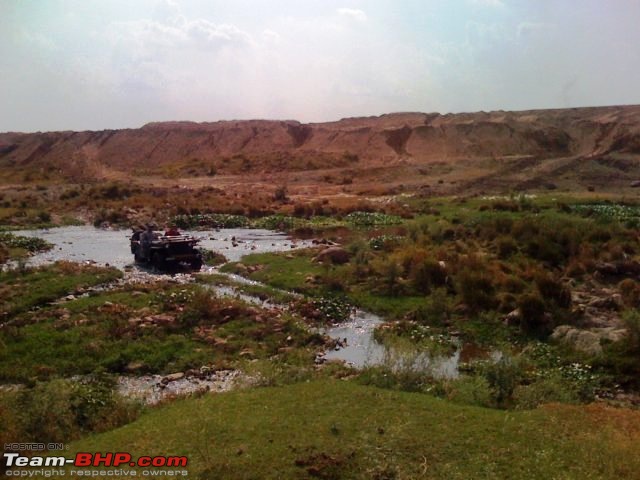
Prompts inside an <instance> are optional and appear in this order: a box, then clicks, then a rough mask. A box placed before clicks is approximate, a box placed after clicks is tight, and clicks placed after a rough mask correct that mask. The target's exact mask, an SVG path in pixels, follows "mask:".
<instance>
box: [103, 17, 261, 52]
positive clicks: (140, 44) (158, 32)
mask: <svg viewBox="0 0 640 480" xmlns="http://www.w3.org/2000/svg"><path fill="white" fill-rule="evenodd" d="M110 37H111V39H112V41H114V43H125V44H127V43H130V44H133V45H135V46H136V47H137V48H139V49H148V48H152V47H161V48H199V49H203V50H216V49H219V48H223V47H243V46H248V45H252V44H253V39H252V37H251V35H250V34H248V33H247V32H245V31H243V30H241V29H239V28H238V27H236V26H234V25H227V24H220V25H218V24H215V23H212V22H210V21H208V20H205V19H196V20H187V19H186V18H185V17H183V16H178V17H176V18H174V19H173V20H171V21H167V22H157V21H155V20H149V19H144V20H134V21H128V22H117V23H114V24H112V27H111V32H110Z"/></svg>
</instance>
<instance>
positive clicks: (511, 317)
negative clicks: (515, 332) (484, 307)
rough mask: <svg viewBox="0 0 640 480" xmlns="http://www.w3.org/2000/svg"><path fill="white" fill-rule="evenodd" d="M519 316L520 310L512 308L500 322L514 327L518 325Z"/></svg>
mask: <svg viewBox="0 0 640 480" xmlns="http://www.w3.org/2000/svg"><path fill="white" fill-rule="evenodd" d="M520 317H521V315H520V310H519V309H517V308H516V309H515V310H512V311H511V312H509V313H508V314H507V315H505V317H504V318H503V319H502V322H503V323H504V324H505V325H508V326H510V327H514V326H516V325H520Z"/></svg>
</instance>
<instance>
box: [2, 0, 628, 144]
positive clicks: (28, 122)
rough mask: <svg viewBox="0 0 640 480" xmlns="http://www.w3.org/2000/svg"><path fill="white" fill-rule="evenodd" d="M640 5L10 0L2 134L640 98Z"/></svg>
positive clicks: (585, 1)
mask: <svg viewBox="0 0 640 480" xmlns="http://www.w3.org/2000/svg"><path fill="white" fill-rule="evenodd" d="M638 25H640V0H607V1H604V0H335V1H334V0H225V1H222V0H135V1H133V0H99V1H98V0H0V131H24V132H33V131H49V130H102V129H112V128H136V127H140V126H142V125H144V124H145V123H147V122H152V121H170V120H191V121H198V122H202V121H217V120H233V119H250V118H266V119H295V120H299V121H302V122H321V121H331V120H338V119H340V118H344V117H353V116H370V115H380V114H383V113H390V112H399V111H419V112H440V113H449V112H472V111H480V110H484V111H491V110H527V109H538V108H565V107H580V106H596V105H622V104H638V103H640V88H639V87H638V86H639V85H640V47H639V45H640V28H638Z"/></svg>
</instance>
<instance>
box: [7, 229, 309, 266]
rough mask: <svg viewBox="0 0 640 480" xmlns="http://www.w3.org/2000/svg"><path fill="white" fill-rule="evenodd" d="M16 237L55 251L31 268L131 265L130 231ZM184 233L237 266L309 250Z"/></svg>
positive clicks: (233, 232) (271, 236)
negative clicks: (256, 257) (262, 256)
mask: <svg viewBox="0 0 640 480" xmlns="http://www.w3.org/2000/svg"><path fill="white" fill-rule="evenodd" d="M14 233H16V234H17V235H24V236H27V237H38V238H42V239H44V240H46V241H48V242H49V243H52V244H54V245H55V247H54V248H53V249H52V250H50V251H48V252H44V253H40V254H38V255H35V256H33V257H31V258H30V259H29V263H30V264H31V265H42V264H46V263H51V262H55V261H57V260H70V261H73V262H84V261H93V262H96V263H98V264H102V265H104V264H107V263H108V264H109V265H111V266H114V267H118V268H124V267H125V266H127V265H129V264H131V263H132V261H133V255H132V254H131V251H130V249H129V237H130V236H131V232H130V231H129V230H102V229H97V228H93V227H87V226H83V227H62V228H52V229H48V230H21V231H19V232H14ZM184 233H188V234H192V235H194V236H195V237H197V238H200V239H201V240H200V246H202V247H204V248H207V249H209V250H215V251H218V252H220V253H222V254H223V255H224V256H225V257H227V259H228V260H229V261H232V262H236V261H238V260H240V258H241V257H242V256H244V255H247V254H249V253H264V252H279V251H283V250H290V249H292V248H298V247H305V246H309V245H310V243H309V242H303V241H297V242H294V241H292V240H291V239H290V238H289V237H288V236H287V235H285V234H283V233H277V232H273V231H270V230H261V229H240V228H225V229H221V230H205V231H196V232H190V231H185V232H184Z"/></svg>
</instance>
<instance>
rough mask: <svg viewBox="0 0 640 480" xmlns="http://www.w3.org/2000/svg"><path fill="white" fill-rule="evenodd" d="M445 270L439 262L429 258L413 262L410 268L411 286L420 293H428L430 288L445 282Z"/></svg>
mask: <svg viewBox="0 0 640 480" xmlns="http://www.w3.org/2000/svg"><path fill="white" fill-rule="evenodd" d="M446 280H447V272H446V271H445V269H444V268H443V267H442V266H440V263H439V262H438V261H436V260H433V259H431V258H427V259H425V260H423V261H421V262H418V263H414V264H413V266H412V268H411V273H410V281H411V286H412V287H413V288H414V289H415V290H416V291H417V292H420V293H424V294H428V293H429V292H431V289H432V288H437V287H440V286H442V285H444V284H445V282H446Z"/></svg>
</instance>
